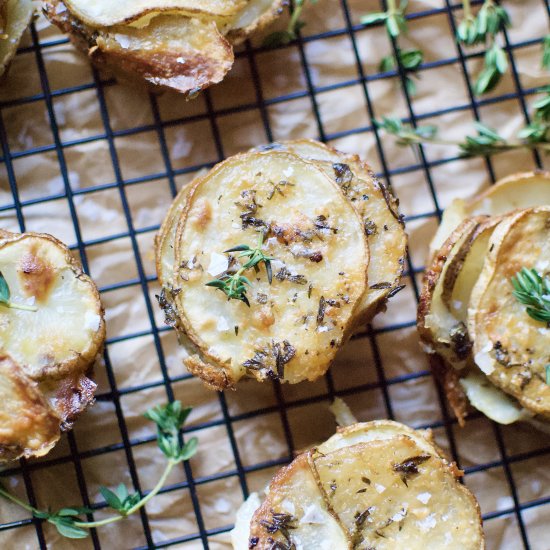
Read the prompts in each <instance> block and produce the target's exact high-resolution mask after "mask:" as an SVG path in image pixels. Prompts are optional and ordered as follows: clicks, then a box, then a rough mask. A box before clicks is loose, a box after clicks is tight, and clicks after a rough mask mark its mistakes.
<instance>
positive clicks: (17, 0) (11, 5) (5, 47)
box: [0, 0, 35, 75]
mask: <svg viewBox="0 0 550 550" xmlns="http://www.w3.org/2000/svg"><path fill="white" fill-rule="evenodd" d="M1 10H2V11H1V26H2V28H1V29H0V34H1V36H0V75H2V74H3V73H4V72H5V70H6V69H7V67H8V65H9V62H10V61H11V60H12V58H13V56H14V55H15V52H16V51H17V47H18V46H19V41H20V40H21V37H22V36H23V33H24V32H25V29H26V28H27V27H28V25H29V23H30V20H31V17H32V14H33V13H34V10H35V4H34V2H33V1H32V0H7V1H5V2H4V3H3V4H2V5H1Z"/></svg>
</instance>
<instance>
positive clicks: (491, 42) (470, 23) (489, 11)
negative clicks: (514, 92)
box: [456, 0, 511, 95]
mask: <svg viewBox="0 0 550 550" xmlns="http://www.w3.org/2000/svg"><path fill="white" fill-rule="evenodd" d="M463 7H464V19H463V20H462V21H461V23H460V24H459V25H458V28H457V32H456V40H457V42H458V43H459V44H463V45H464V46H473V45H476V44H485V45H486V46H487V50H486V52H485V56H484V59H483V69H482V70H481V72H480V73H479V75H478V77H477V79H476V81H475V83H474V93H475V94H476V95H482V94H484V93H486V92H489V91H491V90H492V89H494V88H495V87H496V86H497V84H498V83H499V82H500V79H501V78H502V75H504V74H505V73H506V71H507V70H508V59H507V56H506V53H505V51H504V49H503V48H502V47H501V46H500V45H499V44H498V42H497V41H496V38H497V36H498V35H499V34H500V33H501V32H503V31H504V30H505V29H506V28H507V27H509V26H510V23H511V22H510V16H509V14H508V12H507V11H506V10H505V9H504V8H503V7H502V6H499V5H498V4H496V3H495V1H494V0H485V2H483V5H482V6H481V8H480V9H479V11H478V12H477V15H475V16H474V15H473V14H472V8H471V5H470V0H464V1H463Z"/></svg>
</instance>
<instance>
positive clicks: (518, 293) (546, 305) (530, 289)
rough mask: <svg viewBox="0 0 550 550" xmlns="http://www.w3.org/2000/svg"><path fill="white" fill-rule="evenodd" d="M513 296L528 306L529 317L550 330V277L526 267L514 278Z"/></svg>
mask: <svg viewBox="0 0 550 550" xmlns="http://www.w3.org/2000/svg"><path fill="white" fill-rule="evenodd" d="M512 285H513V287H514V291H513V295H514V297H515V298H516V299H517V300H518V302H520V303H521V304H524V305H526V306H527V309H526V311H527V315H529V317H531V318H532V319H535V321H541V322H542V323H546V324H547V325H548V327H549V328H550V277H549V276H548V275H545V276H544V277H542V276H541V275H539V273H538V272H537V270H536V269H527V268H526V267H524V268H523V269H522V270H521V271H518V272H517V273H516V275H515V276H514V277H512Z"/></svg>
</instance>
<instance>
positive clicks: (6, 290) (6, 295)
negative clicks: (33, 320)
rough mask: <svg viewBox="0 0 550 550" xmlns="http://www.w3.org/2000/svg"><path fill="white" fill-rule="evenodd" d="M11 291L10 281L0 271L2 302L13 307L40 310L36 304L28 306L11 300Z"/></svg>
mask: <svg viewBox="0 0 550 550" xmlns="http://www.w3.org/2000/svg"><path fill="white" fill-rule="evenodd" d="M10 298H11V292H10V287H9V286H8V282H7V281H6V278H5V277H4V275H2V272H1V271H0V304H2V305H3V306H6V307H9V308H11V309H21V310H23V311H38V308H37V307H36V306H28V305H26V304H17V303H15V302H12V301H11V300H10Z"/></svg>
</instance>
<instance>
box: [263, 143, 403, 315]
mask: <svg viewBox="0 0 550 550" xmlns="http://www.w3.org/2000/svg"><path fill="white" fill-rule="evenodd" d="M256 150H258V151H262V150H263V151H269V150H286V151H290V152H291V153H295V154H297V155H298V156H301V157H303V158H305V159H308V160H312V161H315V162H316V163H317V164H318V166H319V167H320V168H321V169H322V170H323V171H324V172H325V173H326V174H327V175H328V176H329V177H330V178H331V179H333V180H334V181H335V182H336V183H337V184H338V186H339V187H340V189H341V190H342V192H343V193H344V195H345V196H346V197H347V198H348V200H349V201H350V202H351V204H352V206H353V208H354V209H355V210H356V211H357V213H358V214H359V216H360V218H361V219H362V220H363V226H364V231H365V233H366V235H367V241H368V243H369V249H370V255H371V262H370V263H369V269H368V280H369V291H368V293H367V294H365V296H364V298H363V300H362V303H361V305H360V306H359V309H358V311H357V317H356V318H357V320H356V322H357V324H358V325H362V324H365V323H368V322H370V321H371V319H372V317H373V316H374V315H375V314H376V313H377V312H378V311H380V310H381V309H382V308H383V307H384V305H385V303H386V301H387V299H388V298H389V297H390V296H392V295H393V294H395V292H396V291H398V290H399V289H400V288H402V287H400V281H401V275H402V274H403V269H404V265H405V255H406V253H407V235H406V234H405V230H404V224H403V220H402V217H401V216H400V215H399V213H398V201H397V199H396V198H395V197H394V196H393V194H392V193H391V191H390V190H389V189H388V188H387V187H385V186H384V185H383V184H382V183H381V182H380V181H379V180H378V179H376V176H375V175H374V173H373V171H372V170H371V168H370V167H369V166H368V165H367V164H366V163H364V162H362V161H361V160H360V159H359V157H358V156H357V155H347V154H345V153H342V152H340V151H337V150H336V149H333V148H331V147H328V146H327V145H324V144H323V143H320V142H318V141H314V140H308V139H302V140H295V141H285V142H275V143H272V144H269V145H267V146H264V147H258V148H257V149H256Z"/></svg>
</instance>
